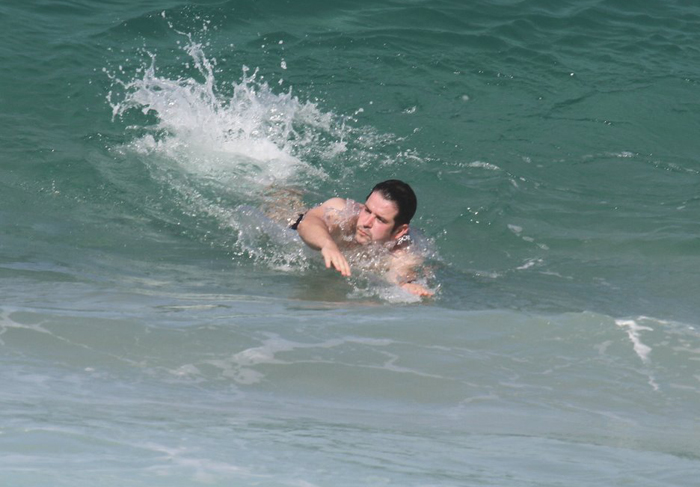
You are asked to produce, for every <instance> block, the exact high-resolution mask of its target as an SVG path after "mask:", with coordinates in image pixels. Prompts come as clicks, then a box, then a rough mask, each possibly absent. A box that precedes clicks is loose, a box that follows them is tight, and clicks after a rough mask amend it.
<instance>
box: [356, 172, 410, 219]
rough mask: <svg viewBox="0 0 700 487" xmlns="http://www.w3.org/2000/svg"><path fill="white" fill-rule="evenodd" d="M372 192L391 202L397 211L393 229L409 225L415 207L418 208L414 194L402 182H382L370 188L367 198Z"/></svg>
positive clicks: (392, 180) (391, 180)
mask: <svg viewBox="0 0 700 487" xmlns="http://www.w3.org/2000/svg"><path fill="white" fill-rule="evenodd" d="M374 192H379V194H381V195H382V197H383V198H384V199H387V200H389V201H393V202H394V203H395V204H396V207H397V208H398V209H399V212H398V213H397V214H396V218H394V228H396V227H398V226H399V225H403V224H404V223H409V222H410V221H411V218H413V215H415V214H416V207H417V206H418V201H417V199H416V193H414V192H413V190H412V189H411V187H410V186H409V185H408V184H406V183H404V182H403V181H399V180H398V179H389V180H387V181H382V182H381V183H378V184H376V185H375V186H374V188H372V191H370V193H369V195H367V198H369V197H370V196H372V193H374Z"/></svg>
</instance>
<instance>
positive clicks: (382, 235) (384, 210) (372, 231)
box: [355, 192, 408, 245]
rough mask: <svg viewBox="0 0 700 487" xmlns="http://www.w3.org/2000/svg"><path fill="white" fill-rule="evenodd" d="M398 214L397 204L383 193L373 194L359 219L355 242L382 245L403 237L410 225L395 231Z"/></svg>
mask: <svg viewBox="0 0 700 487" xmlns="http://www.w3.org/2000/svg"><path fill="white" fill-rule="evenodd" d="M398 213H399V209H398V207H397V206H396V203H394V202H393V201H389V200H387V199H385V198H384V197H383V196H382V195H381V193H378V192H374V193H372V194H371V195H369V198H367V201H365V204H364V205H363V206H362V210H360V216H359V217H358V218H357V229H356V230H355V241H356V242H357V243H359V244H361V245H367V244H368V243H370V242H379V243H382V242H387V241H389V240H392V239H396V238H399V237H401V236H402V235H404V234H405V233H406V232H407V231H408V225H405V224H404V225H399V226H398V227H397V228H396V229H394V218H395V217H396V215H398Z"/></svg>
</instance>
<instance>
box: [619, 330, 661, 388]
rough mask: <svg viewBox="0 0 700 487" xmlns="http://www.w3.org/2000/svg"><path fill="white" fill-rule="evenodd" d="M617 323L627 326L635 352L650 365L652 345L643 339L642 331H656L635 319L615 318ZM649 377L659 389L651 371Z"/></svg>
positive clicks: (652, 384)
mask: <svg viewBox="0 0 700 487" xmlns="http://www.w3.org/2000/svg"><path fill="white" fill-rule="evenodd" d="M640 319H644V317H641V318H640ZM615 324H616V325H617V326H619V327H621V328H625V329H626V331H627V336H629V339H630V341H631V342H632V346H633V348H634V352H635V353H636V354H637V356H638V357H639V358H640V359H641V361H642V362H643V363H644V364H646V365H648V364H649V363H650V359H649V354H650V353H651V351H652V349H651V347H650V346H648V345H646V344H644V343H643V342H642V340H641V336H640V335H641V332H644V331H654V329H653V328H651V327H648V326H642V325H640V324H639V323H637V321H635V320H615ZM648 377H649V385H650V386H651V387H652V388H653V389H654V390H655V391H658V390H659V385H658V383H657V382H656V379H655V378H654V376H653V375H652V374H651V373H648Z"/></svg>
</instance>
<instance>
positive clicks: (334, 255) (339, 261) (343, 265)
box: [322, 251, 350, 277]
mask: <svg viewBox="0 0 700 487" xmlns="http://www.w3.org/2000/svg"><path fill="white" fill-rule="evenodd" d="M322 253H323V259H324V261H325V263H326V269H330V268H331V267H333V268H334V269H335V270H337V271H338V272H340V273H341V274H342V275H343V276H344V277H349V276H350V265H349V264H348V261H347V260H345V257H344V256H343V254H341V253H340V252H333V251H323V252H322Z"/></svg>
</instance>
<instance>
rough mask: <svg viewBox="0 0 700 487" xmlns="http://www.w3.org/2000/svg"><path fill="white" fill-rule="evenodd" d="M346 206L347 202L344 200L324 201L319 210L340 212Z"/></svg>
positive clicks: (332, 199)
mask: <svg viewBox="0 0 700 487" xmlns="http://www.w3.org/2000/svg"><path fill="white" fill-rule="evenodd" d="M347 205H348V200H346V199H345V198H331V199H329V200H326V201H324V202H323V203H321V205H319V206H320V207H321V208H324V209H333V210H338V211H342V210H344V209H345V207H346V206H347Z"/></svg>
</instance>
